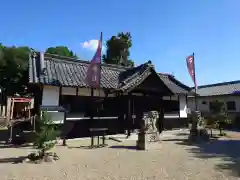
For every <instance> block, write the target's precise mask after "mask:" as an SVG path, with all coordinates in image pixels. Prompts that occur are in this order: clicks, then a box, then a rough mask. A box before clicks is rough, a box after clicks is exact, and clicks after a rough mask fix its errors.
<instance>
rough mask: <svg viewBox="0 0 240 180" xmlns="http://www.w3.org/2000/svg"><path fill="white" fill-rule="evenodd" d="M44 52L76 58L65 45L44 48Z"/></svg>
mask: <svg viewBox="0 0 240 180" xmlns="http://www.w3.org/2000/svg"><path fill="white" fill-rule="evenodd" d="M46 53H49V54H55V55H59V56H66V57H71V58H75V59H77V58H78V57H77V55H76V54H75V53H73V51H71V50H69V49H68V47H66V46H56V47H49V48H48V49H47V50H46Z"/></svg>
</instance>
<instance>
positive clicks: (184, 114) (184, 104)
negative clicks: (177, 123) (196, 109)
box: [179, 95, 187, 118]
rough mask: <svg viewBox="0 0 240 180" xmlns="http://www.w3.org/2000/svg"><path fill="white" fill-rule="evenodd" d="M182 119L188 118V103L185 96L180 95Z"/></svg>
mask: <svg viewBox="0 0 240 180" xmlns="http://www.w3.org/2000/svg"><path fill="white" fill-rule="evenodd" d="M179 110H180V118H186V117H187V101H186V96H185V95H179Z"/></svg>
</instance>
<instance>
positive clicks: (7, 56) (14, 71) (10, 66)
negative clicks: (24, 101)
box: [0, 44, 30, 95]
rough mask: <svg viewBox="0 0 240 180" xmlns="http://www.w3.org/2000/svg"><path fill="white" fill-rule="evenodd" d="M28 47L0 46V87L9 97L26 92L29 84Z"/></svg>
mask: <svg viewBox="0 0 240 180" xmlns="http://www.w3.org/2000/svg"><path fill="white" fill-rule="evenodd" d="M29 52H30V49H29V48H28V47H15V46H12V47H6V46H3V45H2V44H0V87H2V89H3V91H5V93H6V94H7V95H13V94H15V93H16V92H24V90H25V88H26V86H27V84H28V58H29Z"/></svg>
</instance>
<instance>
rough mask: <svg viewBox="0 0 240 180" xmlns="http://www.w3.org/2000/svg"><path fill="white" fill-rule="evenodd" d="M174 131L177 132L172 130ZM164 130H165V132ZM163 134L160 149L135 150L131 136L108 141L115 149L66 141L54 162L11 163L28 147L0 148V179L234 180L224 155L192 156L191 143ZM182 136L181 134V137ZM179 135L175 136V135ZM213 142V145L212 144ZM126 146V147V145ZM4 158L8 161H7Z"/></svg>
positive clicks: (85, 141)
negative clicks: (66, 143)
mask: <svg viewBox="0 0 240 180" xmlns="http://www.w3.org/2000/svg"><path fill="white" fill-rule="evenodd" d="M174 133H175V134H176V133H178V132H174ZM166 134H167V133H165V135H166ZM170 134H171V133H169V134H167V135H166V136H162V139H163V140H164V139H165V140H167V139H172V140H174V139H175V140H174V141H162V142H161V144H159V146H160V150H152V151H136V150H135V149H133V148H132V147H133V146H134V145H135V144H136V141H135V140H133V139H134V138H133V139H130V140H126V141H124V142H122V143H117V142H114V141H110V140H109V141H108V144H109V146H122V145H124V146H125V148H124V147H118V148H109V147H106V148H100V149H91V150H90V149H86V148H85V147H80V148H79V146H80V145H81V146H86V145H88V144H89V143H90V140H89V139H85V140H78V141H68V147H61V146H57V147H56V148H55V149H54V151H55V152H56V153H57V154H58V155H59V156H60V160H59V161H57V162H56V163H45V164H27V163H23V164H12V162H13V159H7V158H17V157H18V156H24V155H26V154H28V153H29V152H32V151H33V150H32V149H31V148H27V147H26V148H18V149H16V148H5V149H4V148H2V149H0V179H1V180H80V179H83V180H88V179H89V180H96V179H99V180H104V179H106V180H124V179H126V180H131V179H136V180H143V179H144V180H146V179H149V180H175V179H176V180H227V179H229V180H236V179H238V177H237V176H234V175H232V172H231V170H229V169H225V170H224V169H223V168H219V167H218V165H221V164H224V163H226V157H223V156H219V157H214V158H200V157H196V153H193V152H192V149H193V148H197V147H193V146H186V145H179V144H177V143H178V142H180V140H179V139H176V136H175V135H170ZM181 137H182V138H184V136H181ZM178 138H179V136H178ZM213 145H214V144H213ZM127 147H129V148H127ZM7 161H8V162H7Z"/></svg>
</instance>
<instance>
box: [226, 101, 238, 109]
mask: <svg viewBox="0 0 240 180" xmlns="http://www.w3.org/2000/svg"><path fill="white" fill-rule="evenodd" d="M227 110H228V111H235V110H236V102H235V101H228V102H227Z"/></svg>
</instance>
